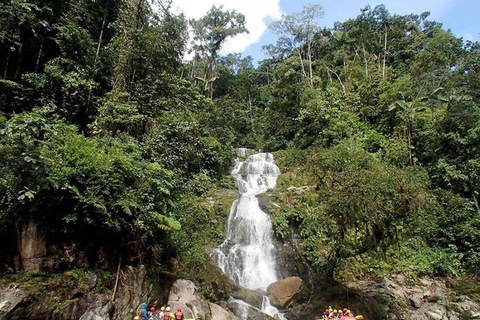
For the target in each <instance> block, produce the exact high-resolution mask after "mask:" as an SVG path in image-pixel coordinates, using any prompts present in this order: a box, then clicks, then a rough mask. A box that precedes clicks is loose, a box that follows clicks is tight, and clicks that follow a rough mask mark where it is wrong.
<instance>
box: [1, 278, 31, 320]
mask: <svg viewBox="0 0 480 320" xmlns="http://www.w3.org/2000/svg"><path fill="white" fill-rule="evenodd" d="M26 297H27V294H26V293H25V291H23V290H22V289H20V288H18V287H16V286H10V287H8V288H6V289H4V290H2V291H0V320H3V319H6V317H7V315H8V314H9V313H10V312H11V311H12V310H13V309H15V308H16V307H17V305H19V304H20V303H22V302H23V301H24V299H25V298H26Z"/></svg>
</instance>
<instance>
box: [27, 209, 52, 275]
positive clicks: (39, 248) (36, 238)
mask: <svg viewBox="0 0 480 320" xmlns="http://www.w3.org/2000/svg"><path fill="white" fill-rule="evenodd" d="M46 253H47V247H46V246H45V240H44V238H43V235H42V233H41V232H40V231H39V230H38V228H37V225H36V223H35V222H34V221H33V219H32V218H30V219H29V220H28V222H27V223H26V224H24V225H23V226H22V231H21V233H20V257H21V260H22V265H23V269H24V270H25V271H37V270H40V266H41V265H42V262H43V260H44V258H45V255H46Z"/></svg>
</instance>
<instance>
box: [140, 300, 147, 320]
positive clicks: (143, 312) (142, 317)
mask: <svg viewBox="0 0 480 320" xmlns="http://www.w3.org/2000/svg"><path fill="white" fill-rule="evenodd" d="M139 316H140V320H148V312H147V303H146V302H143V303H142V304H141V305H140V314H139Z"/></svg>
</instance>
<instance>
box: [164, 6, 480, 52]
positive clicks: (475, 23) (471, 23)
mask: <svg viewBox="0 0 480 320" xmlns="http://www.w3.org/2000/svg"><path fill="white" fill-rule="evenodd" d="M308 3H314V4H321V5H322V6H323V8H324V11H325V15H324V17H323V18H322V19H321V20H320V21H319V24H320V26H321V27H327V28H330V27H333V24H334V22H336V21H345V20H346V19H349V18H354V17H356V16H357V15H358V14H359V13H360V8H363V7H364V6H365V5H367V4H368V5H370V6H371V7H372V8H373V7H375V6H376V5H379V4H384V5H385V6H386V8H387V9H388V11H389V12H390V13H391V14H408V13H415V14H420V13H422V12H424V11H430V12H431V15H430V17H429V19H430V20H435V21H437V22H441V23H443V26H444V28H445V29H451V30H452V32H453V33H454V34H455V35H456V36H458V37H463V38H464V39H465V40H473V41H480V36H479V33H480V0H383V1H382V0H323V1H319V0H173V7H174V8H177V9H178V10H180V11H183V12H184V13H185V15H186V16H187V17H188V18H199V17H201V16H202V15H204V14H205V13H206V11H207V10H208V9H209V8H211V6H212V5H216V6H220V5H223V6H224V8H225V9H228V10H233V9H235V10H237V11H239V12H242V13H243V14H245V16H246V20H247V28H248V29H249V30H250V33H249V34H248V35H247V34H244V35H241V36H237V37H235V38H234V39H231V40H229V41H228V42H227V43H226V44H225V46H224V48H223V50H222V53H229V52H242V53H243V55H251V56H252V57H253V58H254V60H255V61H259V60H262V59H264V58H266V56H265V55H264V54H263V52H262V46H263V45H266V44H272V43H275V41H276V37H275V36H274V35H273V34H272V33H271V32H270V31H269V30H268V28H267V26H268V24H269V23H270V22H272V21H273V20H275V19H279V18H280V17H281V15H282V14H290V13H294V12H299V11H301V10H302V9H303V7H304V6H305V5H306V4H308Z"/></svg>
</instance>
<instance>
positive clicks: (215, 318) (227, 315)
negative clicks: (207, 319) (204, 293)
mask: <svg viewBox="0 0 480 320" xmlns="http://www.w3.org/2000/svg"><path fill="white" fill-rule="evenodd" d="M209 306H210V313H211V315H212V320H240V319H239V318H238V317H237V316H235V315H234V314H233V313H232V312H230V311H227V310H225V309H223V308H222V307H220V306H219V305H216V304H214V303H209Z"/></svg>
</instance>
